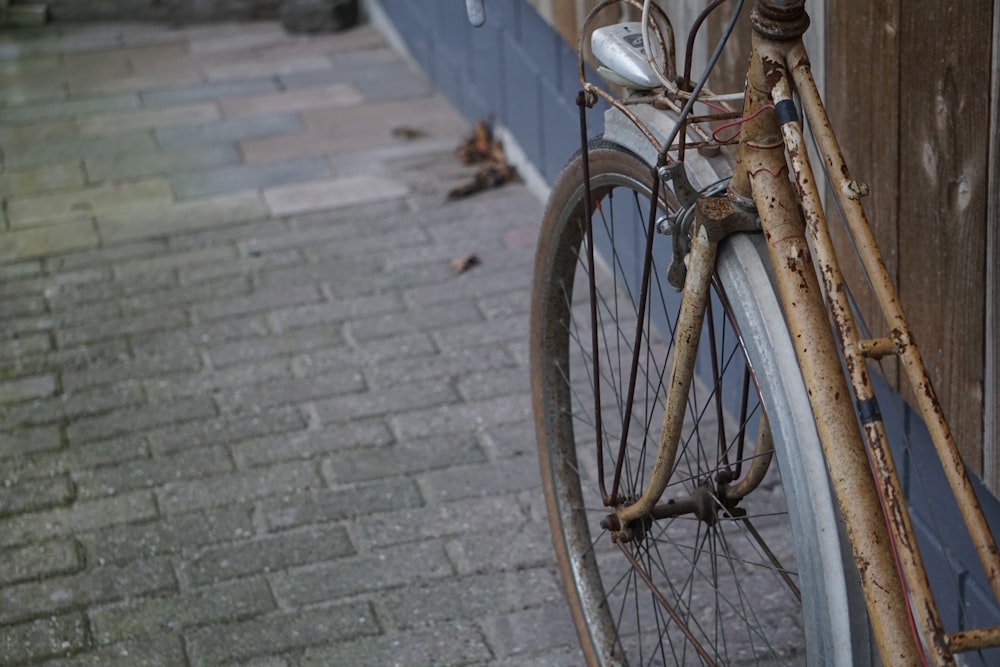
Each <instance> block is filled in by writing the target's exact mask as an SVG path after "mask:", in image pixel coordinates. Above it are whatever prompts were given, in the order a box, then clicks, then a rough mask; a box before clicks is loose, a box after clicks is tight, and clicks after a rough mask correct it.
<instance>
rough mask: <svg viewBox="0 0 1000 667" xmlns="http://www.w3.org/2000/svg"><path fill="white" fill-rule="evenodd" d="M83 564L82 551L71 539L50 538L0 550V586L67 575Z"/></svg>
mask: <svg viewBox="0 0 1000 667" xmlns="http://www.w3.org/2000/svg"><path fill="white" fill-rule="evenodd" d="M83 566H84V559H83V551H82V549H81V548H80V547H79V545H78V544H77V542H76V541H75V540H71V539H61V540H50V541H48V542H42V543H40V544H31V545H28V546H25V547H21V548H18V549H7V550H4V551H0V585H3V586H7V585H9V584H13V583H17V582H19V581H27V580H29V579H40V578H42V577H48V576H54V575H60V574H69V573H71V572H76V571H78V570H80V569H82V568H83Z"/></svg>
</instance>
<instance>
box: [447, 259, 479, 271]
mask: <svg viewBox="0 0 1000 667" xmlns="http://www.w3.org/2000/svg"><path fill="white" fill-rule="evenodd" d="M474 266H479V256H478V255H462V256H461V257H456V258H455V259H453V260H451V270H452V271H454V272H455V273H465V272H466V271H468V270H469V269H471V268H472V267H474Z"/></svg>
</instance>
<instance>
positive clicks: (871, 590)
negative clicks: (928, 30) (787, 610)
mask: <svg viewBox="0 0 1000 667" xmlns="http://www.w3.org/2000/svg"><path fill="white" fill-rule="evenodd" d="M753 45H754V46H753V49H754V50H753V53H752V55H751V62H750V71H749V81H750V83H749V85H748V93H747V104H746V105H745V108H744V117H745V118H748V119H752V120H749V121H748V122H746V123H744V125H743V133H744V136H743V138H742V140H741V144H740V155H739V157H738V165H739V167H740V169H741V170H742V171H743V172H745V173H747V174H748V176H747V180H748V181H749V183H750V185H751V188H752V192H753V195H754V199H755V200H756V201H757V202H758V209H759V212H760V215H761V220H762V223H763V226H764V233H765V237H766V238H767V240H768V248H769V251H770V254H771V258H772V259H771V263H772V265H773V266H774V269H775V278H776V283H777V287H778V293H779V296H780V300H781V303H782V304H783V307H784V311H785V319H786V321H787V323H788V327H789V331H790V332H791V334H792V340H793V341H794V342H795V350H796V355H797V357H798V361H799V365H800V367H801V368H802V372H803V376H804V377H805V378H806V386H807V387H808V388H809V401H810V406H811V407H812V411H813V416H814V419H815V422H816V426H817V431H818V433H819V436H820V442H821V444H822V447H823V450H824V455H825V458H826V460H827V465H828V469H829V472H830V480H831V485H832V487H833V489H834V493H835V495H836V497H837V500H838V504H839V506H840V509H841V512H842V516H843V518H844V525H845V530H846V532H847V534H848V538H849V540H850V543H851V547H852V550H853V553H854V558H855V561H856V562H857V563H858V571H859V574H860V576H861V580H862V589H863V591H864V595H865V602H866V606H867V608H868V611H869V615H870V617H871V619H872V627H873V630H874V632H875V636H876V641H877V644H878V646H879V648H880V651H881V654H882V659H883V662H884V663H885V664H906V665H912V664H919V663H920V653H919V649H918V647H917V645H916V642H915V641H914V638H913V637H912V633H911V632H910V629H909V619H908V616H907V613H906V604H905V602H903V601H905V596H904V594H903V586H902V582H901V581H900V578H899V575H898V573H897V570H896V566H895V562H894V559H893V556H892V552H891V550H890V548H889V545H890V537H889V531H888V528H887V526H886V522H885V520H884V519H883V518H882V510H881V502H880V499H879V492H878V490H877V489H876V487H875V484H874V482H873V480H872V476H871V472H870V467H869V462H868V457H867V454H866V452H865V449H864V446H863V445H862V442H863V441H862V434H861V432H860V429H859V427H858V424H857V420H856V417H855V414H854V410H853V407H852V406H851V405H850V401H846V400H841V399H842V398H843V397H846V396H849V389H848V386H847V382H846V380H845V378H844V375H843V373H842V371H841V366H840V356H839V352H838V345H837V342H836V341H835V339H834V337H833V334H832V332H831V331H830V325H829V320H828V313H827V309H826V307H824V304H823V291H822V290H821V288H820V285H819V282H818V279H817V276H816V271H815V270H814V268H813V264H812V261H811V259H810V258H811V249H810V247H809V244H808V243H807V241H806V234H807V233H808V235H809V237H810V239H813V240H814V237H815V234H816V231H817V230H818V229H819V228H820V227H821V226H822V225H823V219H822V209H821V208H819V210H817V206H816V205H818V201H815V202H812V201H803V206H802V212H801V213H800V209H799V205H798V202H797V197H796V195H797V193H796V192H795V190H794V189H793V185H792V183H791V182H790V181H789V180H788V178H787V177H785V176H784V175H783V173H782V172H783V168H784V166H785V149H786V148H787V150H788V153H789V155H790V157H791V162H792V168H793V171H795V172H796V181H797V183H798V187H799V190H800V193H801V191H802V190H803V189H804V188H803V186H806V187H807V188H811V189H812V190H815V183H814V181H813V178H812V175H811V174H805V173H804V172H803V170H802V163H803V161H804V156H803V155H800V153H804V150H803V149H802V148H801V147H800V145H798V144H795V143H791V144H790V143H788V142H787V135H786V134H783V132H784V130H785V129H786V128H788V127H789V126H794V125H797V123H795V122H791V123H785V124H783V125H781V126H779V124H778V120H777V117H776V115H775V113H774V112H773V110H767V109H764V108H763V107H764V106H765V105H771V104H773V103H776V102H778V101H779V100H780V99H787V98H790V96H791V94H790V83H789V78H788V74H787V72H786V71H785V69H784V67H783V66H781V67H776V66H775V63H783V62H785V61H786V58H785V55H784V52H783V51H782V50H781V49H782V48H785V47H784V46H783V45H782V44H781V43H778V42H774V41H770V40H765V39H764V38H763V37H762V36H761V34H760V32H759V31H758V32H755V33H754V35H753ZM769 82H773V83H774V86H773V88H772V89H773V90H774V91H775V93H781V91H788V92H787V94H775V95H774V98H773V99H772V95H771V91H768V92H767V94H765V95H762V94H760V89H761V88H763V87H766V86H767V85H768V83H769ZM775 143H777V144H778V145H780V146H781V150H774V149H761V148H756V146H773V145H774V144H775ZM803 213H804V218H803ZM813 250H815V249H813ZM820 273H823V271H822V270H821V271H820ZM827 279H828V277H827V276H825V275H824V280H827ZM828 292H829V290H828ZM827 296H829V294H827ZM835 310H836V312H834V313H833V316H834V318H835V319H837V318H839V319H840V320H841V321H842V322H849V321H850V320H849V317H850V310H849V309H846V310H840V309H839V308H838V309H835Z"/></svg>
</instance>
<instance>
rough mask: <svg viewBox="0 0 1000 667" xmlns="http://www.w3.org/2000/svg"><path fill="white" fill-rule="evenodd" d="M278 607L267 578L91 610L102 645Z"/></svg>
mask: <svg viewBox="0 0 1000 667" xmlns="http://www.w3.org/2000/svg"><path fill="white" fill-rule="evenodd" d="M274 609H275V604H274V600H273V599H272V597H271V591H270V589H269V587H268V584H267V582H266V581H265V580H264V579H263V578H249V579H240V580H238V581H231V582H225V583H222V584H217V585H212V586H202V587H199V588H195V589H192V590H189V591H185V592H183V593H182V594H181V595H178V596H171V597H160V598H144V599H141V600H135V601H129V602H126V603H124V604H121V605H115V606H110V607H104V608H101V609H98V610H96V611H94V612H92V613H91V619H92V623H93V627H94V638H95V639H96V640H97V641H98V642H99V643H101V644H110V643H114V642H120V641H122V640H123V639H127V638H129V637H134V636H137V635H148V636H156V635H158V634H168V633H170V632H176V631H178V630H180V629H183V628H187V627H193V626H198V625H206V624H208V623H218V622H220V621H228V620H233V619H238V618H245V617H247V616H256V615H258V614H263V613H266V612H269V611H273V610H274Z"/></svg>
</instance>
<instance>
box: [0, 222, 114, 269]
mask: <svg viewBox="0 0 1000 667" xmlns="http://www.w3.org/2000/svg"><path fill="white" fill-rule="evenodd" d="M98 243H99V239H98V236H97V232H96V230H95V229H94V224H93V222H91V221H90V220H89V219H87V220H76V221H74V222H66V223H62V224H54V225H45V226H44V227H35V228H28V229H18V230H16V231H12V232H0V261H9V260H15V261H16V260H22V259H31V258H35V257H50V256H52V255H58V254H61V253H65V252H71V251H74V250H84V249H87V248H95V247H97V245H98Z"/></svg>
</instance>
